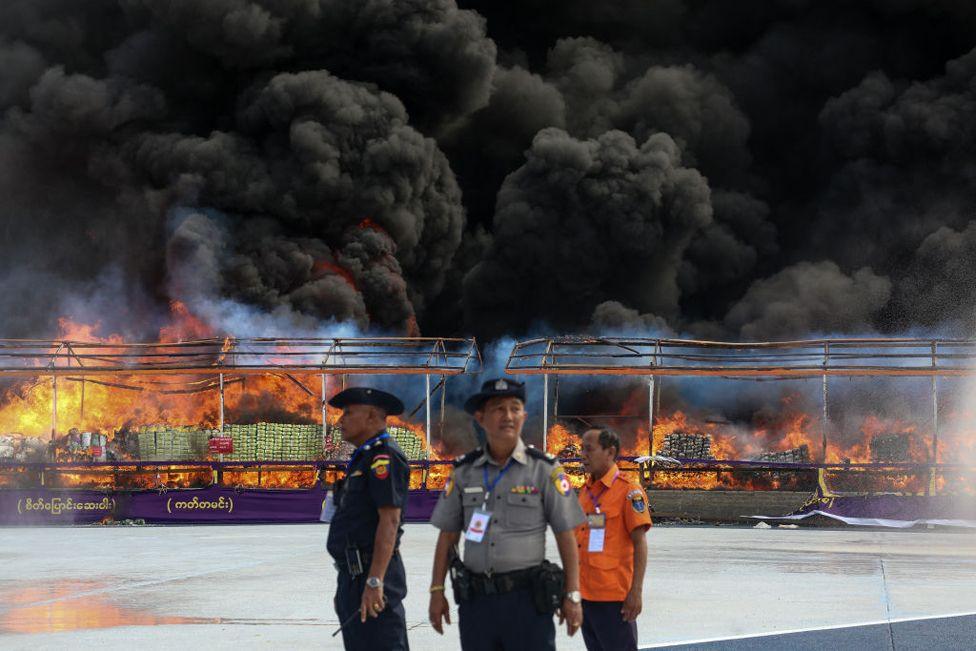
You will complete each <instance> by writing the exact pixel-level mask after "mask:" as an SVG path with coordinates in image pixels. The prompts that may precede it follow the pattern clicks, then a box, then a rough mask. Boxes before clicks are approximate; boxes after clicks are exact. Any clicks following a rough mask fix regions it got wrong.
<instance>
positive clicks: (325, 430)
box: [322, 373, 329, 451]
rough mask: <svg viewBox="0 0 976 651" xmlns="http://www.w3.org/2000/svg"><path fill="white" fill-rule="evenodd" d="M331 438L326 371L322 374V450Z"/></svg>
mask: <svg viewBox="0 0 976 651" xmlns="http://www.w3.org/2000/svg"><path fill="white" fill-rule="evenodd" d="M328 440H329V403H328V402H326V400H325V373H323V374H322V450H323V451H324V450H325V445H326V442H327V441H328Z"/></svg>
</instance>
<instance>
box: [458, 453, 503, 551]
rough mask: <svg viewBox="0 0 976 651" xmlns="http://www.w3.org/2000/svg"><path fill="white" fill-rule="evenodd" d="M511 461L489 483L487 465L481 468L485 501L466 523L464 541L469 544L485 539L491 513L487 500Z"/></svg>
mask: <svg viewBox="0 0 976 651" xmlns="http://www.w3.org/2000/svg"><path fill="white" fill-rule="evenodd" d="M512 462H513V460H512V459H509V460H508V463H506V464H505V467H504V468H502V469H501V470H499V471H498V476H497V477H495V480H494V481H492V482H491V483H488V464H487V463H486V464H485V465H484V466H483V470H484V484H485V501H484V503H483V504H482V505H481V508H480V509H475V511H474V513H472V514H471V521H470V522H469V523H468V529H467V531H465V532H464V539H465V540H470V541H471V542H476V543H480V542H481V541H482V540H484V538H485V534H486V533H487V532H488V525H490V524H491V511H489V510H488V500H489V499H490V498H491V492H492V491H493V490H495V486H497V485H498V482H499V481H500V480H501V478H502V477H503V476H504V475H505V473H506V472H508V469H509V468H511V467H512Z"/></svg>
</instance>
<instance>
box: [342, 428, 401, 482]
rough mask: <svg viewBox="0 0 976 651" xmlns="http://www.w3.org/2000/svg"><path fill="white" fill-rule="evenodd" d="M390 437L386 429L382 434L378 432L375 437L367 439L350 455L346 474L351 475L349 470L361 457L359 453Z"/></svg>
mask: <svg viewBox="0 0 976 651" xmlns="http://www.w3.org/2000/svg"><path fill="white" fill-rule="evenodd" d="M388 438H390V433H389V432H385V431H384V432H382V433H381V434H378V435H376V436H374V437H373V438H371V439H370V440H368V441H366V442H365V443H363V444H362V445H360V446H359V447H358V448H356V449H355V450H354V451H353V453H352V456H350V457H349V463H347V464H346V476H349V471H350V470H352V464H354V463H356V460H357V459H359V455H360V454H361V453H362V451H363V450H368V449H370V448H371V447H373V445H374V444H376V443H379V442H380V441H383V440H385V439H388Z"/></svg>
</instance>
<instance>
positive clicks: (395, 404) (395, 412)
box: [329, 387, 403, 416]
mask: <svg viewBox="0 0 976 651" xmlns="http://www.w3.org/2000/svg"><path fill="white" fill-rule="evenodd" d="M349 405H372V406H373V407H379V408H380V409H382V410H383V411H385V412H386V415H387V416H399V415H400V414H402V413H403V403H402V402H401V401H400V399H399V398H397V397H396V396H395V395H393V394H392V393H387V392H386V391H380V390H379V389H369V388H366V387H352V388H349V389H346V390H345V391H340V392H339V393H337V394H335V395H334V396H332V399H331V400H329V406H330V407H337V408H339V409H345V408H346V407H348V406H349Z"/></svg>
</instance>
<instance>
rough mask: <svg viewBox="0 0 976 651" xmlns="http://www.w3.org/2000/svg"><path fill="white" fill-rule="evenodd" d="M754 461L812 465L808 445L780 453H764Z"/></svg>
mask: <svg viewBox="0 0 976 651" xmlns="http://www.w3.org/2000/svg"><path fill="white" fill-rule="evenodd" d="M754 461H768V462H769V463H810V448H809V446H807V444H806V443H804V444H803V445H801V446H799V447H796V448H791V449H789V450H781V451H778V452H763V453H762V454H760V455H759V456H758V457H756V458H755V459H754Z"/></svg>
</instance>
